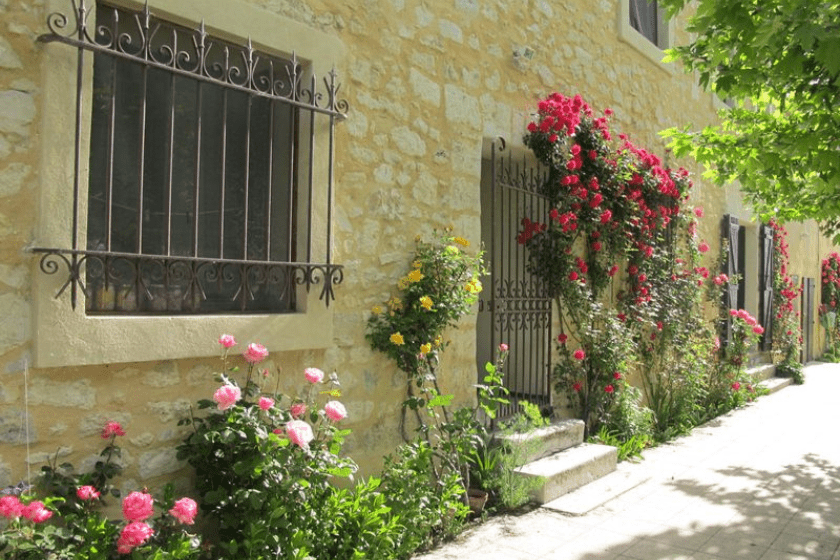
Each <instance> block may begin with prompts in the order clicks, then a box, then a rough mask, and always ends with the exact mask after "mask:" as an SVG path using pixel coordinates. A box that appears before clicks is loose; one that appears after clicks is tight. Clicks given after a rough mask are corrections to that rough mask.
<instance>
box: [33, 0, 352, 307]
mask: <svg viewBox="0 0 840 560" xmlns="http://www.w3.org/2000/svg"><path fill="white" fill-rule="evenodd" d="M79 5H80V10H79V11H78V13H77V14H76V26H77V28H76V29H75V30H73V32H72V33H71V34H70V35H64V34H59V33H57V32H56V29H51V30H52V31H53V33H52V34H49V35H45V36H44V37H43V39H44V40H48V41H61V42H65V43H69V44H71V45H73V46H75V47H77V48H78V50H79V60H78V64H79V69H78V76H79V79H78V83H77V96H76V97H77V107H76V111H77V120H76V122H77V131H76V143H77V149H76V153H77V162H76V166H77V169H76V177H75V186H74V205H75V208H76V210H75V211H74V219H73V222H74V223H73V228H74V231H73V236H72V247H69V248H67V247H62V248H36V249H35V251H37V252H42V253H46V255H45V256H44V257H43V259H42V268H44V266H43V263H44V259H54V261H53V262H61V261H59V259H58V257H60V258H61V259H62V260H63V261H64V262H65V263H66V264H67V268H68V269H69V278H68V281H67V283H66V284H65V287H67V286H68V285H69V286H70V287H71V290H70V291H71V292H72V296H71V297H72V298H73V304H74V305H75V293H76V290H77V289H81V290H83V291H84V294H85V296H86V298H85V308H86V311H87V312H88V313H121V314H125V313H144V314H147V313H164V314H172V313H220V312H222V313H223V312H261V313H262V312H270V313H277V312H287V311H295V310H296V292H297V290H298V287H299V286H301V285H305V286H306V287H307V288H308V287H310V286H312V285H319V289H321V290H322V294H321V295H322V299H325V300H326V302H327V303H329V301H330V300H331V299H332V298H333V289H332V287H333V284H335V283H338V282H340V281H341V274H342V272H341V267H340V266H339V265H335V264H333V263H332V255H331V245H332V240H331V237H332V228H331V222H332V219H331V208H332V180H333V163H332V161H333V158H332V151H333V144H334V124H335V121H336V120H340V119H342V118H344V113H343V112H342V109H344V103H343V102H339V101H338V100H337V99H336V91H337V89H338V85H337V84H336V81H335V74H334V72H333V73H331V74H330V75H329V76H328V77H327V79H325V80H324V84H323V86H321V89H319V84H318V83H317V81H316V79H315V77H314V76H309V77H308V79H307V77H306V71H305V68H304V66H303V65H302V64H300V63H299V62H298V60H297V59H296V57H295V56H294V55H292V56H290V57H279V56H272V55H269V54H266V53H263V52H260V51H258V50H256V49H254V48H253V47H252V45H251V43H250V41H248V43H247V44H246V45H236V44H233V43H230V42H226V41H223V40H220V39H218V38H215V37H213V36H211V35H210V34H208V33H207V32H206V30H205V28H204V25H203V24H202V25H201V26H200V27H199V28H198V29H195V30H190V29H188V28H185V27H181V26H178V25H174V24H172V23H169V22H166V21H164V20H161V19H158V18H156V17H154V16H152V14H151V13H150V12H149V10H148V7H146V8H144V9H143V10H142V11H141V12H130V11H127V10H124V9H122V8H117V7H113V6H109V5H107V4H103V3H97V8H96V27H95V31H94V30H93V29H92V28H89V27H88V25H87V22H86V19H87V17H88V14H87V13H86V8H85V6H84V2H83V1H81V2H80V3H79ZM83 51H92V52H93V77H92V94H91V97H92V99H91V111H90V115H91V116H90V129H89V130H90V134H89V149H88V151H87V153H88V154H89V158H88V160H89V161H88V163H89V165H88V166H87V170H86V172H85V171H83V166H82V165H81V162H80V158H79V156H78V154H81V153H83V152H84V150H83V149H82V143H83V142H84V141H85V140H86V138H87V136H86V135H85V134H84V130H83V128H84V125H83V119H82V115H84V114H85V111H84V105H83V93H84V92H85V91H87V90H86V87H85V80H84V78H83V73H84V66H83V58H82V57H83V55H82V53H83ZM88 79H90V78H88ZM323 87H325V88H326V91H325V93H321V90H322V89H323ZM316 136H317V137H319V138H321V140H323V141H321V140H319V142H318V143H317V145H318V148H319V150H318V151H317V152H316V141H315V140H316ZM85 180H86V181H87V196H86V197H85V196H84V191H83V189H80V186H82V185H83V184H84V181H85ZM79 209H83V210H84V212H79ZM80 214H81V215H82V216H86V222H82V220H83V219H84V218H82V217H80ZM314 221H317V222H318V224H319V226H318V227H316V228H315V229H316V230H319V231H324V230H325V233H326V240H320V239H319V240H316V239H314V238H313V222H314ZM322 226H323V227H322ZM316 253H318V254H317V255H316ZM55 268H56V267H53V270H52V271H53V272H54V271H55V270H54V269H55ZM44 270H45V272H49V271H50V270H47V269H44ZM62 291H64V290H63V289H62Z"/></svg>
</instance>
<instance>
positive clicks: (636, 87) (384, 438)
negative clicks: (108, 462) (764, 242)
mask: <svg viewBox="0 0 840 560" xmlns="http://www.w3.org/2000/svg"><path fill="white" fill-rule="evenodd" d="M120 3H121V4H126V2H120ZM69 4H70V2H69V0H67V1H65V0H51V1H50V2H48V3H46V5H45V2H43V1H39V0H0V21H2V24H0V241H1V242H0V314H2V317H3V319H2V321H0V380H1V381H2V386H1V387H0V486H3V485H6V484H9V483H16V482H17V481H18V480H21V479H22V478H25V477H26V476H27V471H28V470H33V471H37V469H38V468H40V466H41V465H42V464H43V463H44V461H46V460H47V458H48V457H50V456H52V455H54V454H56V453H57V454H58V455H59V456H60V458H61V459H62V460H69V461H71V462H73V463H74V464H76V465H82V466H87V467H89V466H90V465H91V464H92V461H94V460H95V459H94V458H95V455H96V453H98V450H99V449H100V448H101V444H102V441H101V439H100V438H99V436H98V432H99V428H100V426H101V424H102V423H103V422H104V421H105V420H118V421H121V422H123V423H124V426H125V428H126V430H127V432H128V436H126V438H125V441H124V442H123V444H124V445H123V446H124V449H125V456H124V458H123V460H124V462H125V466H126V469H127V470H126V476H125V477H124V479H123V480H124V482H123V484H124V487H125V488H127V489H131V488H132V487H136V486H139V485H149V486H154V485H155V484H157V483H159V482H161V481H163V480H168V479H175V480H178V481H182V482H183V483H184V484H186V483H187V478H188V470H187V469H184V468H183V467H184V466H183V465H182V464H181V463H179V462H178V461H177V460H176V459H175V451H174V448H175V446H176V445H177V443H178V442H179V441H180V440H181V439H182V438H183V436H184V434H185V432H184V429H183V428H179V427H177V426H176V422H177V419H178V418H180V417H181V416H182V415H184V414H186V413H187V412H188V409H189V404H190V403H193V402H195V400H196V399H199V398H208V397H209V396H210V395H211V394H212V391H213V390H214V389H215V387H216V382H215V381H214V372H218V371H219V365H220V361H219V359H218V353H219V349H218V346H217V345H216V343H215V339H216V337H218V335H219V334H221V333H222V332H231V334H234V335H236V336H237V338H238V339H239V340H240V342H241V343H243V344H245V343H247V342H251V341H256V342H262V343H265V344H266V345H268V346H269V349H270V350H271V351H272V353H271V357H270V363H268V364H267V366H268V369H269V370H270V371H271V372H272V373H271V375H270V377H269V378H268V379H267V381H266V383H268V384H269V386H271V385H272V384H279V386H280V387H281V388H282V389H283V390H285V391H286V392H287V393H291V394H295V392H296V391H297V390H298V387H300V382H301V381H302V371H303V368H304V367H307V366H310V365H311V366H317V367H321V368H322V369H324V370H325V371H333V370H335V371H337V373H338V374H339V376H340V378H341V380H342V389H343V391H344V396H343V397H342V400H344V401H345V403H346V404H347V405H348V411H349V418H348V421H347V422H348V424H347V425H348V427H350V428H351V429H353V431H354V432H353V436H352V437H351V438H350V439H349V440H348V445H347V447H346V449H347V451H348V453H350V454H351V455H352V456H353V457H354V458H355V459H356V460H357V461H359V462H360V464H361V465H362V467H363V470H365V471H367V472H370V471H372V470H374V469H376V468H377V467H378V466H379V465H380V464H381V457H382V456H383V455H384V454H386V453H388V452H389V451H390V450H392V449H393V447H394V446H395V445H396V444H397V443H399V441H400V436H399V429H398V425H399V418H400V402H401V401H402V399H403V397H404V392H405V380H404V376H403V375H402V374H401V373H400V372H399V371H398V370H397V369H396V367H395V366H394V365H393V364H392V363H390V362H389V361H388V360H386V359H385V358H383V357H382V356H380V355H378V354H376V353H374V352H373V351H371V350H370V348H369V347H368V345H367V343H366V341H365V340H364V326H365V321H366V319H367V317H368V315H369V312H370V311H369V310H370V308H371V307H372V306H373V305H376V304H379V303H382V302H383V301H385V300H386V299H387V298H388V297H389V296H390V295H392V294H393V293H394V290H395V288H394V285H395V283H396V280H397V279H398V278H399V277H400V276H402V275H403V274H404V273H405V272H406V270H407V268H408V266H409V262H410V259H411V250H412V248H413V240H414V237H415V235H417V234H420V235H429V234H430V232H431V231H432V229H434V228H442V227H445V226H448V225H452V226H453V227H454V230H455V232H457V233H458V234H460V235H462V236H464V237H466V238H468V239H470V240H471V241H473V243H474V244H477V243H478V241H479V239H480V216H481V208H480V203H479V184H480V174H481V158H482V145H485V144H486V142H485V139H488V138H493V137H496V136H504V137H505V138H506V139H507V140H508V142H510V143H512V144H514V145H517V144H520V145H521V136H522V133H523V131H524V130H525V125H526V123H527V121H528V115H529V113H530V111H531V109H532V108H533V107H534V106H535V104H536V102H537V100H538V99H539V98H540V97H542V96H544V95H546V94H548V93H550V92H552V91H560V92H562V93H564V94H569V95H571V94H574V93H580V94H581V95H583V96H584V97H585V98H586V99H587V100H588V101H589V102H590V103H591V105H592V106H593V108H594V109H595V110H596V111H599V112H600V111H602V110H603V109H604V108H606V107H610V108H612V109H613V110H614V111H615V113H616V118H615V120H614V126H615V128H617V129H620V130H621V131H623V132H626V133H628V134H630V135H631V137H632V138H633V140H634V141H635V142H636V143H637V144H640V145H643V146H646V147H647V148H648V149H650V150H653V151H655V152H658V153H663V152H664V144H663V142H662V141H661V140H660V139H659V138H658V136H657V134H656V133H657V132H658V131H659V130H661V129H663V128H667V127H670V126H674V125H679V124H684V123H685V122H686V120H691V121H693V122H694V123H696V124H698V125H702V124H706V123H709V122H713V120H714V111H715V104H714V102H713V101H712V99H711V97H710V96H709V95H707V94H705V93H703V92H702V91H701V90H700V89H699V88H698V87H697V86H696V85H695V84H694V81H693V77H692V76H690V75H683V74H682V73H681V72H680V71H679V70H678V69H676V68H671V67H666V66H664V65H663V64H662V63H661V62H659V61H658V59H657V55H658V51H657V50H656V49H655V48H654V49H653V50H651V48H650V47H649V46H646V45H645V44H644V43H643V42H639V41H640V40H641V41H644V39H643V38H640V37H635V36H634V35H633V33H635V32H633V31H632V30H629V31H628V29H626V25H624V24H625V23H626V20H625V11H623V10H624V8H623V4H622V3H619V2H618V1H611V0H598V1H591V0H576V1H568V2H563V3H558V2H548V1H539V0H537V1H533V0H532V1H527V2H524V3H523V2H517V1H512V0H497V1H487V2H479V1H478V0H441V1H437V2H419V1H411V0H364V1H360V2H358V3H355V2H354V3H347V2H339V1H337V0H329V1H315V0H312V1H308V2H304V1H283V0H247V1H246V0H224V2H223V1H222V0H204V1H201V2H199V1H198V0H189V1H187V0H155V1H151V2H150V6H151V8H152V11H156V10H157V11H158V12H160V13H166V14H170V15H171V16H172V17H174V18H176V19H177V20H178V22H179V23H183V24H190V25H197V24H198V22H199V21H200V20H201V19H205V20H206V23H207V25H208V27H210V28H211V29H212V30H213V31H214V32H216V33H220V34H223V35H224V34H225V33H227V34H228V35H229V37H228V38H231V39H239V40H244V39H246V38H247V37H246V36H247V35H257V36H258V41H257V43H259V44H260V46H261V47H263V48H269V49H270V48H271V45H272V44H274V45H277V44H278V42H279V44H283V45H285V44H287V42H288V36H286V35H289V36H294V35H295V34H300V33H302V32H303V33H304V34H305V32H306V30H310V31H311V33H312V34H313V36H314V37H316V38H320V37H324V38H325V40H324V41H323V44H324V45H330V46H331V49H332V50H334V51H335V52H334V53H331V52H321V53H320V54H319V55H318V61H317V64H318V65H319V66H320V67H322V65H323V64H324V63H334V64H335V65H336V70H337V71H338V73H339V75H340V77H341V81H342V83H343V85H342V89H341V93H342V94H343V97H344V98H346V99H347V101H348V102H349V105H350V108H351V109H350V112H349V118H348V119H347V121H346V122H344V123H342V124H340V125H339V126H338V129H337V138H336V151H335V165H336V176H335V205H334V210H335V219H334V232H335V247H334V249H335V250H334V254H335V260H336V262H339V263H341V264H343V265H345V267H346V268H345V280H344V282H343V284H342V285H340V286H338V287H337V289H336V294H337V300H336V302H335V303H334V304H333V306H332V307H331V308H330V310H329V311H328V312H326V311H325V312H320V311H319V312H318V314H317V315H315V314H314V311H312V310H309V309H307V313H310V311H312V313H313V314H311V315H309V316H308V317H307V318H305V319H304V320H303V322H298V323H293V324H291V325H286V324H284V323H283V322H282V321H281V322H279V323H277V322H275V323H274V326H270V325H269V324H268V323H266V322H265V321H266V319H265V318H262V317H251V318H239V319H236V320H230V321H228V322H226V321H225V319H224V318H219V317H215V318H214V317H210V318H202V319H199V320H196V321H194V322H192V323H190V324H189V325H187V324H186V323H184V322H182V321H180V322H179V321H178V320H173V321H163V322H160V323H159V324H158V326H156V327H155V328H154V329H152V330H153V331H155V332H154V333H153V335H149V336H148V337H147V338H143V339H142V345H141V346H140V349H141V350H143V349H145V352H142V351H141V352H139V353H138V351H132V352H128V351H122V350H121V349H122V348H126V347H128V346H131V345H133V346H132V347H133V348H137V347H138V344H137V340H136V337H137V335H136V333H137V332H138V331H137V330H136V329H137V328H139V327H138V326H137V324H138V322H137V320H136V319H130V318H121V323H120V324H119V325H118V326H117V327H114V323H113V322H112V323H110V325H109V326H107V327H103V328H100V329H98V330H97V329H92V330H91V331H90V332H89V333H88V334H87V335H86V336H85V337H84V340H83V341H80V342H79V343H78V346H77V347H74V348H73V350H72V352H70V351H68V350H67V349H66V348H65V347H64V346H63V345H62V343H61V341H58V342H54V341H53V340H51V339H47V338H46V337H44V336H41V337H40V338H39V336H38V335H39V332H44V331H41V329H46V328H47V324H48V322H49V320H50V314H55V316H56V317H67V316H68V315H67V313H68V311H67V310H66V307H67V306H69V302H68V301H67V300H66V298H65V299H63V300H62V299H59V300H55V301H53V300H52V299H51V296H52V292H51V291H50V290H49V289H47V288H48V287H49V285H48V284H47V285H46V286H47V287H46V288H45V287H44V286H45V284H44V280H43V279H42V278H41V276H42V275H41V273H40V272H39V271H38V268H37V259H36V258H35V257H34V256H33V255H32V254H30V253H28V252H27V251H26V249H27V247H30V246H32V245H33V244H37V243H43V242H45V240H44V239H43V238H42V236H43V231H45V230H44V228H46V230H48V231H55V227H56V226H59V227H65V228H66V227H67V224H66V222H65V223H63V224H61V223H59V224H55V223H50V222H51V221H55V220H54V218H55V216H66V215H67V209H66V204H67V191H66V190H65V191H62V192H63V193H64V194H63V195H62V194H60V193H59V194H56V197H51V196H47V195H46V194H45V193H56V192H57V191H56V184H55V183H59V184H63V185H64V186H65V188H69V185H70V184H71V183H68V178H69V177H70V176H71V175H72V169H68V168H67V162H66V146H64V147H62V146H61V145H59V144H61V143H63V142H64V140H61V141H58V140H57V138H63V139H66V137H67V134H68V131H67V130H66V122H63V121H62V119H59V120H58V121H54V120H49V119H47V116H49V115H55V114H56V111H59V112H60V111H72V110H73V109H72V106H69V107H67V108H66V109H62V108H56V107H54V106H52V102H53V101H54V99H53V97H51V96H49V95H45V87H46V86H47V84H49V83H50V79H52V78H51V75H52V73H54V72H67V71H68V69H67V68H66V67H65V68H55V67H52V66H50V64H48V63H47V61H48V60H49V61H50V63H52V62H54V59H55V57H56V55H55V54H54V53H49V52H45V49H57V48H62V47H61V46H56V45H50V46H45V45H43V44H41V43H37V42H36V37H37V36H38V35H39V34H41V33H44V32H46V26H45V23H44V22H45V19H46V16H47V14H48V13H49V12H51V11H55V10H59V11H63V12H65V13H69V11H68V10H69V9H70V8H69ZM128 5H132V4H130V3H129V4H128ZM622 25H624V28H622ZM284 33H286V35H283V34H284ZM669 33H670V34H671V35H672V37H673V38H675V39H676V40H679V37H680V33H681V32H680V31H679V22H677V23H675V24H672V25H671V27H670V29H669ZM272 34H273V35H272ZM277 37H285V38H280V39H278V38H277ZM276 48H278V49H280V50H282V48H281V47H276ZM332 54H334V55H335V56H334V57H332V56H330V55H332ZM299 55H300V56H303V57H306V53H305V52H304V53H299ZM70 58H73V57H70ZM330 58H332V60H329V59H330ZM71 70H72V69H71ZM319 71H321V70H319ZM59 97H60V96H59ZM65 97H66V96H65ZM68 114H69V113H68ZM66 120H67V119H64V121H66ZM62 123H63V124H62ZM56 127H60V128H61V130H57V129H56ZM70 134H71V137H72V131H70ZM55 153H59V154H65V155H63V156H61V157H58V158H57V159H56V160H53V157H52V155H53V154H55ZM689 167H690V166H689ZM692 171H697V170H696V169H692ZM733 196H734V195H733ZM694 197H695V200H694V202H695V203H697V204H699V205H703V206H704V207H705V209H706V214H707V218H706V219H705V220H703V221H702V222H701V224H700V235H701V236H703V237H704V238H707V239H709V242H710V244H712V245H713V247H715V246H719V241H718V242H717V243H715V242H714V240H717V239H719V236H720V235H719V231H720V225H719V224H720V217H721V216H722V215H723V214H724V213H726V212H731V211H732V208H733V207H734V205H735V204H736V202H735V200H734V199H733V197H732V196H721V193H720V191H717V190H715V189H714V188H712V187H709V186H707V185H704V184H702V181H698V185H697V187H696V188H695V194H694ZM56 206H61V208H59V209H55V208H56ZM39 209H41V210H39ZM53 210H55V213H53ZM745 218H746V216H745ZM804 228H805V229H803V230H802V232H805V233H804V234H803V233H802V232H799V230H797V232H798V233H797V235H799V238H798V239H800V240H801V243H802V250H801V252H799V253H797V254H800V255H801V261H797V262H798V263H799V264H797V265H796V266H798V267H800V269H801V271H802V274H803V275H805V274H806V273H807V274H813V275H814V277H818V267H819V255H821V254H822V253H824V252H826V249H823V248H822V247H819V249H818V250H817V251H816V252H815V249H814V248H813V244H814V243H816V242H817V241H818V238H819V236H818V234H817V233H816V230H815V229H814V228H813V226H810V229H809V226H804ZM803 235H804V237H803ZM792 245H793V243H792ZM792 252H793V251H792ZM709 258H710V260H711V259H712V257H711V256H710V257H709ZM794 258H798V257H794ZM812 261H813V262H812ZM710 264H711V263H710ZM800 269H797V270H800ZM59 306H64V308H62V309H58V307H59ZM70 321H71V322H70V323H66V324H65V325H67V326H64V327H61V328H59V329H58V331H62V332H60V333H58V334H61V336H62V337H64V340H65V342H66V341H70V342H67V344H71V345H72V344H75V343H74V342H72V339H73V337H74V336H76V337H77V338H80V337H79V336H78V333H77V331H76V330H75V328H76V327H77V326H78V325H81V324H89V323H86V321H87V319H86V318H85V317H84V316H83V313H82V315H81V316H79V315H78V314H76V315H72V316H71V319H70ZM74 321H75V323H74ZM185 325H186V326H185ZM53 328H54V329H55V326H53ZM132 333H134V334H132ZM448 338H449V339H450V340H451V341H452V344H451V345H450V347H449V348H448V349H447V350H446V353H445V356H444V359H443V364H442V366H443V367H442V368H441V371H442V372H443V374H442V385H443V389H444V390H445V391H448V392H454V393H456V395H458V396H459V398H460V400H461V401H466V400H469V399H470V398H471V397H472V394H473V391H472V384H473V383H474V382H475V380H476V375H477V373H476V365H475V349H476V340H475V339H476V335H475V317H474V316H469V317H466V318H465V319H464V320H463V321H462V322H461V323H460V324H459V326H458V328H456V329H452V330H451V331H450V332H449V333H448ZM307 340H311V341H312V342H311V344H307ZM82 342H83V343H84V344H82ZM50 344H55V345H56V346H59V345H61V348H58V349H56V350H54V351H53V354H54V356H55V360H57V361H58V362H60V361H61V359H62V356H68V355H70V354H73V355H77V356H78V355H83V356H86V357H85V358H84V359H81V358H71V357H67V358H65V359H66V360H67V363H68V364H69V363H73V364H75V365H72V366H67V365H63V364H61V363H51V364H50V365H49V367H35V366H33V363H34V362H37V360H35V358H36V357H37V353H40V352H41V351H42V349H43V347H44V345H47V347H49V345H50ZM39 345H40V347H39ZM143 345H144V346H143ZM80 353H81V354H80ZM94 356H95V357H94ZM277 367H280V368H282V369H281V371H279V373H278V371H277Z"/></svg>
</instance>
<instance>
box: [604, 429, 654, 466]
mask: <svg viewBox="0 0 840 560" xmlns="http://www.w3.org/2000/svg"><path fill="white" fill-rule="evenodd" d="M590 441H591V442H592V443H600V444H603V445H612V446H613V447H615V448H616V449H617V450H618V461H619V462H621V461H626V460H628V459H634V458H638V457H641V456H642V451H644V450H645V449H646V448H647V447H648V446H650V444H651V438H650V436H648V435H645V434H642V433H639V434H635V435H632V436H630V437H629V438H624V437H622V436H620V435H619V434H617V433H615V432H612V431H610V429H609V427H608V426H606V425H605V426H601V429H600V430H598V433H597V434H595V435H594V436H593V437H592V438H591V439H590Z"/></svg>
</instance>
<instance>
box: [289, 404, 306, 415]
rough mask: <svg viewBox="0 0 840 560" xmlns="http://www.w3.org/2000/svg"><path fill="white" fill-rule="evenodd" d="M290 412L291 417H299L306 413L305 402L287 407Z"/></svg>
mask: <svg viewBox="0 0 840 560" xmlns="http://www.w3.org/2000/svg"><path fill="white" fill-rule="evenodd" d="M289 411H290V412H291V413H292V418H300V417H301V416H303V415H304V414H306V404H304V403H295V404H293V405H292V407H291V408H290V409H289Z"/></svg>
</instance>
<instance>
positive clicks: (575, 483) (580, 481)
mask: <svg viewBox="0 0 840 560" xmlns="http://www.w3.org/2000/svg"><path fill="white" fill-rule="evenodd" d="M617 462H618V450H617V449H616V448H615V447H612V446H610V445H600V444H594V443H581V444H580V445H577V446H575V447H571V448H569V449H565V450H563V451H560V452H559V453H555V454H553V455H549V456H548V457H544V458H542V459H538V460H536V461H533V462H530V463H528V464H526V465H524V466H522V467H520V468H518V469H516V473H517V475H518V476H524V477H536V478H540V479H542V483H541V484H540V485H539V486H538V487H537V488H536V489H535V490H534V491H533V493H532V497H533V499H534V500H535V501H536V502H538V503H539V504H545V503H547V502H550V501H551V500H554V499H555V498H558V497H560V496H562V495H563V494H567V493H569V492H571V491H572V490H575V489H577V488H580V487H581V486H584V485H585V484H589V483H590V482H592V481H594V480H597V479H599V478H601V477H602V476H605V475H607V474H609V473H611V472H612V471H614V470H615V468H616V464H617Z"/></svg>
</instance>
